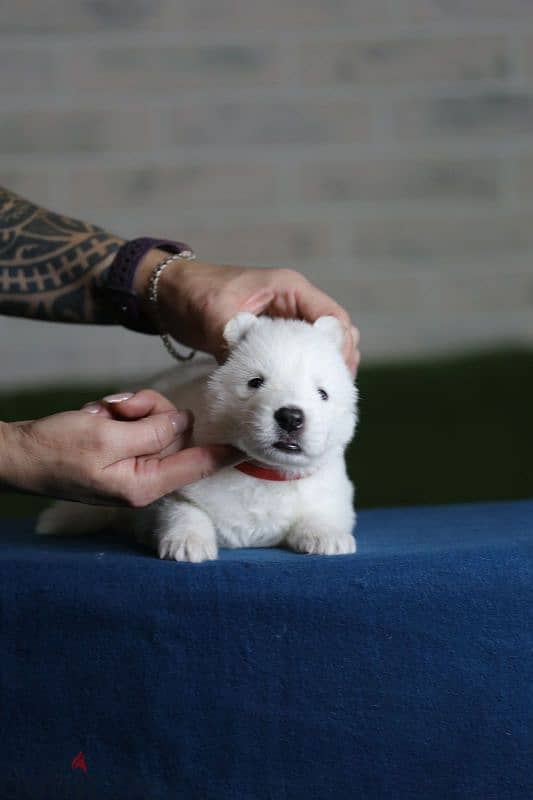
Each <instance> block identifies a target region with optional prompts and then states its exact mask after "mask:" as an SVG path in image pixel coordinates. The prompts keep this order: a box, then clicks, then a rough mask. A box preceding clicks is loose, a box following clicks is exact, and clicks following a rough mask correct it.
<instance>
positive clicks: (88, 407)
mask: <svg viewBox="0 0 533 800" xmlns="http://www.w3.org/2000/svg"><path fill="white" fill-rule="evenodd" d="M101 408H102V406H101V405H100V403H97V402H93V403H85V405H84V406H82V409H81V410H82V411H87V413H88V414H98V412H99V411H100V409H101Z"/></svg>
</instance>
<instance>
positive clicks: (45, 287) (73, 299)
mask: <svg viewBox="0 0 533 800" xmlns="http://www.w3.org/2000/svg"><path fill="white" fill-rule="evenodd" d="M121 244H122V241H121V240H120V239H119V238H118V237H116V236H112V235H111V234H109V233H106V232H105V231H103V230H101V229H100V228H97V227H96V226H95V225H90V224H88V223H86V222H80V221H78V220H75V219H70V218H69V217H64V216H62V215H61V214H55V213H54V212H52V211H47V210H46V209H44V208H39V206H36V205H34V204H33V203H30V202H29V201H28V200H24V199H23V198H22V197H19V196H18V195H16V194H14V193H13V192H10V191H8V190H7V189H3V188H1V187H0V313H1V314H10V315H12V316H23V317H34V318H35V319H47V320H55V321H58V322H97V323H112V322H113V321H114V320H113V317H112V314H111V312H110V310H109V309H108V308H107V307H106V304H105V301H103V300H102V298H101V292H99V285H100V284H101V282H102V278H103V276H104V275H105V272H106V270H107V269H108V268H109V265H110V263H111V261H112V259H113V255H114V254H115V253H116V252H117V250H118V248H119V247H120V245H121Z"/></svg>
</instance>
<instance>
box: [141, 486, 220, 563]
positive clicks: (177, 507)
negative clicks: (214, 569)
mask: <svg viewBox="0 0 533 800" xmlns="http://www.w3.org/2000/svg"><path fill="white" fill-rule="evenodd" d="M138 533H140V534H141V537H142V540H143V541H144V542H146V543H151V544H152V545H153V546H155V549H156V550H157V553H158V555H159V558H167V559H170V560H173V561H196V562H198V561H209V560H213V559H216V557H217V555H218V548H217V539H216V531H215V526H214V525H213V523H212V522H211V519H210V518H209V516H208V515H207V514H206V513H205V511H202V509H200V508H198V507H197V506H194V505H192V504H191V503H188V502H187V501H186V500H178V499H175V498H174V497H171V496H170V497H165V499H164V500H161V501H160V502H158V503H155V504H154V505H153V506H152V507H151V509H150V514H149V515H147V516H146V518H145V520H144V522H143V524H142V530H139V531H138Z"/></svg>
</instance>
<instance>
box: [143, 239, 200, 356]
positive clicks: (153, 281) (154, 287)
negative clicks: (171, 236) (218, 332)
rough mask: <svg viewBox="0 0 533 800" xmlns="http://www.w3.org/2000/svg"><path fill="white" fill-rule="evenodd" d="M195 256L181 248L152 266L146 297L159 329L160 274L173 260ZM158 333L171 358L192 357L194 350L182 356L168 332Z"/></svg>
mask: <svg viewBox="0 0 533 800" xmlns="http://www.w3.org/2000/svg"><path fill="white" fill-rule="evenodd" d="M195 258H196V256H195V255H194V253H193V252H192V250H182V251H181V252H180V253H173V254H172V255H171V256H168V258H165V260H164V261H161V262H160V263H159V264H157V266H156V267H154V270H153V272H152V274H151V276H150V280H149V282H148V299H149V301H150V303H152V305H153V307H154V312H155V319H156V323H157V326H158V328H159V329H161V325H160V320H159V306H158V301H159V295H158V288H159V281H160V279H161V275H162V274H163V272H164V271H165V269H166V268H167V267H168V265H169V264H172V262H173V261H181V260H185V261H193V260H194V259H195ZM159 335H160V337H161V340H162V342H163V344H164V345H165V348H166V350H167V351H168V352H169V353H170V355H171V356H172V358H175V359H176V361H190V360H191V358H194V356H195V354H196V350H191V352H190V353H189V354H188V355H186V356H184V355H182V354H181V353H180V352H179V350H177V349H176V347H175V346H174V344H173V342H172V339H171V337H170V334H169V333H166V332H163V331H161V330H160V333H159Z"/></svg>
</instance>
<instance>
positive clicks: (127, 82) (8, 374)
mask: <svg viewBox="0 0 533 800" xmlns="http://www.w3.org/2000/svg"><path fill="white" fill-rule="evenodd" d="M0 9H2V10H3V11H4V13H3V14H1V15H0V181H1V182H3V183H5V184H6V185H7V186H10V187H12V188H14V189H15V190H18V191H20V192H22V193H23V194H26V195H27V196H29V197H31V198H32V199H34V200H36V201H38V202H41V203H43V204H45V205H49V206H51V207H52V208H55V209H57V210H60V211H63V212H65V213H67V214H72V215H74V216H79V217H81V218H86V219H88V220H92V221H94V222H96V223H99V224H101V225H102V226H104V227H106V228H108V229H109V230H112V231H116V232H117V233H119V234H122V235H123V236H134V235H140V234H154V235H166V236H173V237H176V238H183V239H185V240H187V241H190V242H191V243H192V244H193V245H194V246H195V248H196V249H197V251H198V252H199V255H200V256H201V257H202V258H204V259H211V260H213V261H223V262H234V263H249V264H253V265H258V266H261V265H276V264H279V265H287V266H292V267H295V268H297V269H300V270H302V271H303V272H305V273H306V274H307V275H309V277H311V278H312V279H313V280H315V281H316V282H317V283H318V284H319V285H320V286H322V287H324V288H325V289H326V290H328V291H330V292H331V293H332V294H334V295H335V296H336V297H338V298H339V299H340V300H341V301H342V302H343V303H345V304H346V305H347V306H348V307H349V309H350V311H351V312H352V313H353V315H354V318H355V319H356V321H357V323H358V324H359V326H360V327H361V329H362V336H363V344H362V349H363V352H364V354H365V356H366V357H367V358H368V359H371V358H386V357H402V356H405V355H418V354H421V353H438V352H445V351H446V350H450V349H464V348H466V347H472V346H477V345H491V344H494V343H502V342H507V341H510V340H513V341H524V342H531V341H532V340H533V308H532V305H533V269H532V261H533V258H532V250H533V224H532V222H533V136H532V134H533V3H532V2H531V0H357V2H354V0H336V1H335V2H331V0H309V2H303V0H301V2H297V1H296V0H271V1H270V2H269V3H264V2H259V0H184V1H183V2H180V3H176V2H174V0H160V1H159V2H157V3H154V2H152V0H83V1H82V0H69V2H67V0H52V2H48V3H43V2H40V0H24V1H23V2H19V3H9V4H8V3H5V2H4V3H0ZM0 363H1V365H2V369H1V370H0V386H7V385H13V384H19V383H33V382H36V381H39V380H47V381H53V380H55V379H57V378H65V379H69V380H70V379H80V380H81V379H83V378H84V376H87V375H90V376H91V377H104V378H105V377H107V378H109V376H116V377H117V378H118V379H119V380H120V378H121V377H123V376H126V375H131V374H138V373H140V372H147V373H149V372H150V371H153V370H154V369H155V370H157V369H159V368H160V366H164V365H165V364H168V361H167V358H166V356H165V353H164V352H163V350H162V349H161V348H160V347H159V345H158V343H157V342H156V341H154V340H153V339H151V338H148V337H142V336H138V335H136V334H131V333H128V332H126V331H121V330H113V329H100V330H98V329H88V328H78V327H75V326H73V327H69V328H68V329H67V328H65V327H63V326H57V325H50V324H45V323H27V322H24V321H18V320H12V319H6V318H4V319H0Z"/></svg>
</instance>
